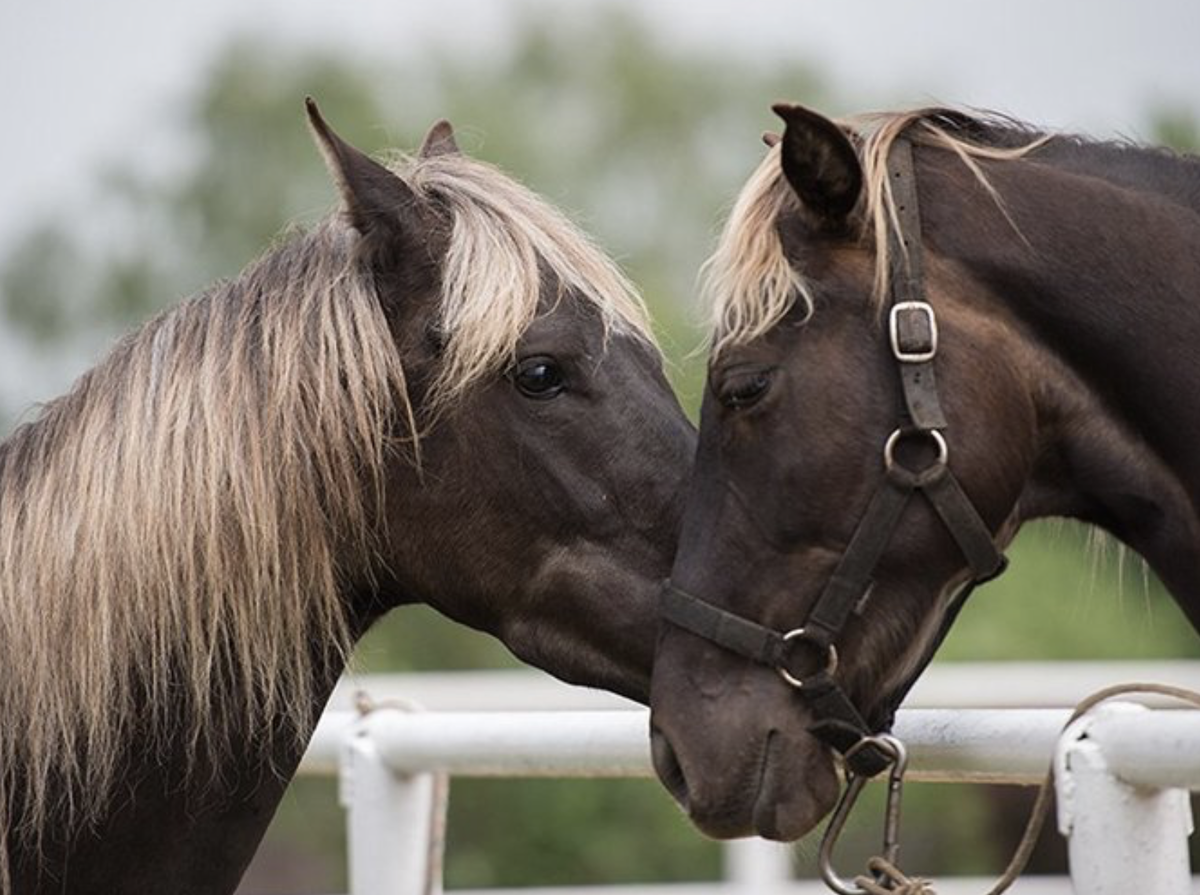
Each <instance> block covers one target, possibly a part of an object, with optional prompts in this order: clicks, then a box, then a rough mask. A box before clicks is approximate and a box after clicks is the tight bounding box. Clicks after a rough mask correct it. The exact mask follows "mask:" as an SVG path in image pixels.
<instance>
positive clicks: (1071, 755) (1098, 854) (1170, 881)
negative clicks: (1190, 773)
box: [1055, 703, 1192, 895]
mask: <svg viewBox="0 0 1200 895" xmlns="http://www.w3.org/2000/svg"><path fill="white" fill-rule="evenodd" d="M1148 711H1149V710H1148V709H1146V708H1145V707H1143V706H1139V705H1133V704H1131V703H1109V704H1107V705H1104V706H1100V707H1099V708H1097V709H1095V710H1093V711H1092V712H1091V713H1089V714H1088V715H1087V716H1085V717H1083V718H1080V719H1079V720H1078V721H1076V722H1075V723H1073V724H1072V725H1071V726H1070V727H1068V728H1067V730H1066V731H1065V732H1064V734H1063V736H1062V738H1061V739H1060V740H1059V745H1058V748H1057V750H1056V755H1055V763H1056V771H1057V773H1056V786H1057V795H1058V827H1059V831H1060V832H1061V833H1062V834H1063V835H1064V836H1066V837H1067V838H1068V853H1069V857H1070V865H1071V882H1072V885H1073V887H1074V889H1075V891H1076V892H1079V893H1087V895H1130V893H1139V892H1144V893H1154V895H1186V893H1188V892H1190V891H1191V887H1192V879H1191V870H1190V868H1189V860H1188V848H1187V839H1188V836H1189V835H1190V834H1191V832H1192V815H1191V805H1190V802H1189V801H1188V792H1187V790H1186V789H1174V788H1172V789H1158V788H1153V787H1146V786H1135V785H1132V784H1130V783H1127V782H1125V781H1124V780H1122V779H1120V778H1119V777H1118V776H1117V774H1118V773H1119V771H1114V770H1113V768H1112V767H1111V766H1110V762H1109V760H1108V758H1107V757H1106V756H1105V751H1104V742H1103V737H1102V736H1100V737H1096V736H1095V734H1097V733H1099V730H1098V728H1097V725H1100V726H1102V725H1103V722H1104V721H1105V720H1106V719H1116V718H1119V717H1121V716H1125V717H1126V718H1128V717H1129V716H1131V715H1138V714H1143V713H1146V712H1148ZM1146 735H1147V736H1151V737H1152V736H1153V734H1152V733H1151V732H1150V731H1149V730H1147V732H1146Z"/></svg>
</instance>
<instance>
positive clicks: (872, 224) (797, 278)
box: [702, 109, 1047, 358]
mask: <svg viewBox="0 0 1200 895" xmlns="http://www.w3.org/2000/svg"><path fill="white" fill-rule="evenodd" d="M840 124H841V126H842V127H844V128H845V129H846V130H847V131H849V132H851V133H852V134H854V135H855V139H856V140H857V142H858V145H859V159H860V162H861V163H862V166H863V186H864V191H865V197H864V201H863V205H862V208H863V218H862V220H863V226H862V236H863V238H864V239H866V240H868V241H869V243H870V246H871V249H872V251H873V253H874V257H875V277H874V284H873V288H872V296H873V298H874V301H875V303H876V305H877V306H878V307H882V306H883V303H884V302H885V301H886V297H887V294H888V271H889V258H888V240H887V233H888V232H889V230H890V229H894V228H896V227H898V226H899V222H898V220H897V218H896V210H895V201H894V199H893V197H892V192H891V186H890V181H889V178H888V176H887V159H888V154H889V152H890V150H891V148H892V145H893V144H894V143H895V142H896V140H897V139H899V138H900V136H901V135H904V136H905V137H907V138H909V139H912V140H914V141H915V142H920V143H925V144H930V145H936V146H941V147H943V148H945V149H948V150H950V151H951V152H953V153H955V154H956V155H957V156H958V157H959V158H960V159H961V160H962V162H963V163H964V164H965V165H966V166H967V167H968V168H969V169H970V170H971V172H972V173H973V174H974V176H975V177H976V178H977V179H978V180H979V182H980V183H981V184H983V186H984V188H985V189H987V190H988V192H989V194H990V195H991V196H992V198H993V200H994V201H996V202H997V204H998V205H999V206H1000V208H1001V210H1002V211H1003V207H1004V206H1003V203H1002V201H1001V199H1000V197H999V195H997V194H996V192H995V190H994V189H993V188H992V186H991V185H990V183H989V182H988V180H987V178H986V177H985V176H984V173H983V171H982V170H981V169H980V167H979V165H978V160H979V159H1013V158H1020V157H1021V156H1023V155H1025V154H1027V153H1028V152H1030V151H1031V150H1033V149H1035V148H1037V147H1038V146H1040V145H1042V144H1043V143H1044V142H1045V141H1046V139H1047V138H1046V137H1045V136H1041V135H1038V134H1035V133H1033V132H1027V134H1028V139H1024V140H1022V141H1021V142H1020V143H1019V145H1015V146H1003V147H993V146H989V145H986V144H983V143H978V142H974V141H973V140H972V139H971V137H972V136H974V132H975V131H977V130H978V131H985V130H987V129H988V127H989V126H991V125H990V124H989V122H988V121H986V120H978V119H975V118H972V117H971V116H967V115H964V114H963V113H959V112H955V111H952V110H946V109H921V110H916V111H909V112H900V113H879V114H870V115H863V116H857V117H854V118H850V119H847V120H845V121H842V122H840ZM972 125H976V126H972ZM1003 125H1004V122H1001V121H999V120H997V122H996V126H1003ZM1011 131H1012V128H1011V127H1009V128H1008V132H1011ZM780 151H781V149H780V145H779V144H775V145H773V146H771V147H770V148H769V149H768V151H767V154H766V157H765V158H764V159H763V160H762V162H761V163H760V164H759V166H758V167H757V168H756V169H755V171H754V173H753V174H751V175H750V179H749V180H748V181H747V182H746V184H745V186H743V187H742V190H741V192H740V193H739V195H738V198H737V200H736V201H735V203H734V206H733V210H732V211H731V212H730V215H729V218H728V220H727V221H726V224H725V227H724V229H723V231H722V233H721V237H720V239H719V240H718V243H717V248H716V250H715V251H714V252H713V254H712V255H711V256H710V257H709V259H708V260H707V261H706V262H705V264H704V267H703V268H702V292H703V294H704V296H705V298H706V301H707V303H708V305H709V319H710V324H711V326H712V331H713V345H712V357H713V358H716V357H719V356H720V354H721V352H722V351H723V350H725V349H726V348H729V347H732V346H734V345H743V344H746V343H748V342H750V341H753V340H754V339H757V338H759V337H760V336H762V335H764V334H765V333H766V332H767V331H768V330H770V329H771V328H772V327H774V326H775V325H776V324H778V323H779V322H780V321H781V320H782V319H783V318H784V316H785V315H786V314H787V313H788V312H789V311H790V310H791V309H792V307H793V306H795V304H796V303H797V302H800V303H801V304H802V305H803V306H804V307H805V309H806V312H807V313H812V309H813V293H812V289H811V286H810V285H809V284H808V282H807V281H806V280H805V278H804V276H803V274H802V273H800V272H799V271H797V270H796V269H795V268H794V266H793V265H792V264H791V263H790V262H789V261H788V258H787V256H786V253H785V252H784V248H783V244H782V242H781V239H780V234H779V229H778V223H779V219H780V216H781V215H782V214H783V213H784V212H785V211H786V210H787V209H788V208H789V207H793V208H794V207H795V206H794V203H795V202H797V201H799V200H797V199H796V197H795V196H794V194H793V192H792V190H791V187H790V186H789V185H788V182H787V180H786V179H785V178H784V176H783V171H782V166H781V163H780Z"/></svg>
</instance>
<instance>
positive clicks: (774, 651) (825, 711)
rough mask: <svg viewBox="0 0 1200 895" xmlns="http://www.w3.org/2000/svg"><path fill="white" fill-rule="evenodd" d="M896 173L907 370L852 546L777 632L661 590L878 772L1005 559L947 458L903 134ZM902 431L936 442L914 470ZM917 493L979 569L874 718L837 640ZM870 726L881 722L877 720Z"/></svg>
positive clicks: (869, 771)
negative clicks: (799, 615)
mask: <svg viewBox="0 0 1200 895" xmlns="http://www.w3.org/2000/svg"><path fill="white" fill-rule="evenodd" d="M888 175H889V185H890V189H891V193H892V198H893V202H894V204H895V208H896V214H897V220H898V222H899V225H900V227H899V233H895V232H893V233H891V235H890V238H889V254H890V271H891V278H890V281H891V310H890V314H889V317H888V336H889V341H890V343H891V351H892V356H893V358H894V359H895V361H896V363H897V365H898V367H899V372H900V384H901V390H902V395H903V404H902V406H901V408H900V418H901V425H900V426H899V427H898V428H897V429H896V430H895V431H894V432H893V433H892V434H891V436H890V437H889V438H888V440H887V442H886V444H885V445H884V449H883V461H884V463H883V465H884V477H883V481H882V482H880V484H879V486H878V488H877V489H876V491H875V493H874V495H873V496H872V497H871V501H870V503H869V504H868V505H867V508H866V510H865V512H864V513H863V516H862V518H861V519H860V520H859V523H858V526H857V527H856V528H855V530H854V534H853V535H852V536H851V538H850V543H849V544H848V545H847V546H846V551H845V552H844V553H843V554H842V557H841V559H840V560H839V561H838V564H837V567H836V568H835V569H834V571H833V574H832V575H831V576H830V578H829V580H828V581H827V582H826V583H825V587H824V588H823V589H822V591H821V594H820V595H819V596H818V598H817V601H816V603H815V604H814V606H813V608H812V610H811V611H810V612H809V615H808V618H807V619H806V620H805V622H804V624H803V626H801V627H799V628H794V629H792V630H791V631H787V632H783V633H781V632H779V631H775V630H772V629H770V628H767V627H765V626H763V625H760V624H758V623H757V622H753V621H750V620H749V619H745V618H742V617H741V616H738V615H734V614H733V613H731V612H727V611H726V610H724V609H720V608H718V607H716V606H713V605H712V604H711V603H707V602H705V601H704V600H702V599H700V598H698V597H695V596H693V595H691V594H689V593H687V592H685V591H683V590H681V589H679V588H678V587H676V586H675V585H673V584H672V583H671V582H670V581H668V582H667V583H666V585H665V586H664V589H663V593H662V602H661V608H662V614H663V617H664V618H666V619H667V620H668V621H670V622H671V623H673V624H675V625H677V626H678V627H681V628H683V629H685V630H687V631H690V632H691V633H693V634H696V635H698V636H700V637H703V638H704V639H706V640H709V641H711V642H713V643H716V644H718V645H719V646H722V647H724V648H725V649H728V650H730V651H731V652H734V653H737V654H738V655H741V656H744V657H746V658H748V659H751V660H753V661H755V662H759V663H761V664H763V665H767V666H770V667H772V668H775V669H776V670H777V671H778V672H779V674H780V676H781V677H782V678H783V679H784V680H785V681H787V682H788V683H789V684H791V685H792V686H793V687H795V688H796V689H797V691H798V692H799V695H800V697H801V698H802V699H803V700H804V701H805V703H806V704H807V705H808V707H809V710H810V711H811V713H812V715H813V717H814V719H815V720H814V722H813V724H812V726H811V727H810V728H809V729H810V731H811V732H812V733H813V734H814V735H815V736H817V737H819V738H820V739H821V740H822V741H824V742H825V743H826V744H827V745H829V746H831V747H832V748H834V749H836V750H837V751H838V752H840V753H841V754H842V756H843V757H844V759H845V762H846V765H847V767H849V769H850V770H851V772H852V773H854V774H856V775H859V776H866V777H871V776H874V775H875V774H878V773H880V772H881V771H883V770H884V769H886V768H887V767H888V766H889V765H890V764H891V763H892V762H893V761H894V760H895V756H894V755H893V754H892V753H891V752H889V751H888V750H886V749H883V748H881V747H880V746H879V745H878V743H877V742H876V741H874V739H873V738H874V737H875V735H876V734H878V733H879V732H880V731H881V730H886V729H888V728H890V726H891V721H892V716H893V715H894V714H895V709H896V707H897V706H898V705H899V704H900V702H901V701H902V700H903V698H904V696H905V695H906V694H907V692H908V690H909V688H910V687H911V686H912V684H913V682H914V681H915V680H916V677H917V674H919V673H920V670H921V669H923V668H924V666H925V664H927V663H928V661H929V659H930V658H932V656H933V652H934V650H936V649H937V647H938V645H940V644H941V641H942V639H943V638H944V637H945V635H946V632H947V631H948V630H949V627H950V624H951V622H953V620H954V617H955V616H956V615H957V612H958V609H959V608H960V607H961V606H962V604H963V602H965V600H966V597H967V595H968V594H969V593H970V591H971V590H973V589H974V587H975V586H977V585H978V584H981V583H983V582H985V581H989V580H991V579H992V578H995V577H996V576H997V575H999V574H1000V573H1001V572H1002V571H1003V570H1004V568H1005V566H1006V565H1007V560H1006V559H1005V557H1004V556H1003V555H1002V554H1001V553H1000V552H999V550H997V549H996V545H995V542H994V541H993V539H992V533H991V531H990V530H989V529H988V527H987V524H986V523H985V522H984V521H983V519H982V517H981V516H980V515H979V512H978V511H977V510H976V509H975V506H974V505H973V504H972V503H971V500H970V498H969V497H967V495H966V492H964V491H963V489H962V486H961V485H960V484H959V482H958V479H956V478H955V476H954V474H953V473H952V472H951V471H950V467H949V465H948V461H949V446H948V445H947V443H946V439H945V437H944V436H943V434H942V432H941V431H940V430H942V429H944V428H946V419H945V415H944V413H943V412H942V406H941V401H940V400H939V397H938V391H937V380H936V378H935V376H934V369H933V362H934V359H935V358H936V357H937V350H938V331H937V317H936V315H935V314H934V311H933V308H932V307H931V306H930V305H929V303H928V302H927V301H925V300H924V295H925V285H924V273H923V270H922V264H921V243H920V232H921V231H920V226H921V223H920V216H919V212H918V207H917V193H916V182H915V176H914V170H913V163H912V148H911V146H910V145H909V143H908V142H907V141H905V140H897V141H896V143H895V144H894V146H893V148H892V152H891V155H890V156H889V159H888ZM904 438H928V439H930V440H931V442H932V443H933V446H934V447H935V448H936V452H937V456H936V459H935V460H934V461H933V463H932V464H930V465H929V466H927V467H926V468H924V469H921V470H916V471H914V470H911V469H909V468H907V467H905V466H904V465H902V464H901V463H900V462H899V461H897V459H896V457H895V450H896V447H897V445H898V444H899V442H900V441H901V440H902V439H904ZM914 493H920V494H921V495H923V496H924V497H925V499H926V500H927V501H928V502H929V504H930V506H932V507H933V509H934V511H935V512H936V513H937V515H938V517H939V518H940V519H941V520H942V523H943V524H944V526H945V527H946V529H947V531H949V533H950V534H951V536H952V537H953V538H954V540H955V543H957V544H958V547H959V550H961V551H962V554H963V556H964V557H965V558H966V560H967V563H968V565H969V567H970V569H971V572H972V581H971V583H970V584H969V585H968V587H967V588H966V590H965V591H964V592H963V594H962V595H961V596H960V597H959V598H958V600H957V601H956V602H955V604H954V606H952V607H951V609H950V611H949V612H947V614H946V616H945V618H944V619H943V622H942V627H941V629H940V630H939V632H938V634H937V636H936V637H935V638H934V640H933V642H932V646H931V648H930V649H928V650H927V651H926V655H925V656H924V658H923V661H922V662H921V663H920V664H919V666H918V669H917V672H916V673H914V674H913V675H912V676H911V677H910V678H909V679H908V680H907V681H905V683H904V685H903V686H902V687H900V688H899V689H898V690H897V691H896V692H895V693H893V694H891V696H890V698H889V699H888V701H887V703H886V705H885V708H884V714H883V717H882V718H881V719H880V723H879V724H877V725H868V724H867V722H866V721H865V720H864V719H863V717H862V714H861V713H860V712H859V711H858V709H857V708H856V707H855V705H854V703H853V702H852V701H851V699H850V697H849V696H848V695H847V694H846V692H845V691H844V690H843V689H842V687H841V685H840V684H839V683H838V682H837V679H836V677H835V672H836V670H837V664H838V654H837V646H836V641H837V638H838V637H839V635H840V634H841V632H842V629H843V628H844V627H845V626H846V623H847V622H848V621H849V619H850V616H851V615H854V614H857V613H860V612H861V611H862V609H863V607H864V606H865V605H866V603H867V601H868V600H869V598H870V595H871V590H872V585H873V580H872V575H873V573H874V571H875V567H876V566H877V565H878V563H879V560H880V558H881V557H882V556H883V552H884V550H885V549H886V548H887V545H888V544H889V543H890V541H891V539H892V535H893V533H894V532H895V529H896V526H897V524H898V523H899V521H900V516H901V514H902V513H903V511H904V508H905V506H906V505H907V504H908V501H909V499H910V498H911V497H912V496H913V494H914ZM872 726H876V727H878V728H879V729H877V730H872Z"/></svg>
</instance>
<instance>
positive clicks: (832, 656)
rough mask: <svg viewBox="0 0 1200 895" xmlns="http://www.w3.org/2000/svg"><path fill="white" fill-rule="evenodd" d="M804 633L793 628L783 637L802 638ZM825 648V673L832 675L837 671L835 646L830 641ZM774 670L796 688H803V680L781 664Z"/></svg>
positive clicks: (801, 629)
mask: <svg viewBox="0 0 1200 895" xmlns="http://www.w3.org/2000/svg"><path fill="white" fill-rule="evenodd" d="M804 635H805V631H804V629H803V628H793V629H792V630H791V631H788V632H787V633H786V634H784V635H783V639H784V640H797V639H801V638H803V637H804ZM825 650H826V652H825V673H826V674H829V675H832V674H833V673H834V672H835V671H837V666H838V654H837V647H836V646H834V645H833V644H832V643H831V644H829V646H827V647H826V648H825ZM775 670H776V671H778V672H779V676H780V677H781V678H783V679H784V680H785V681H787V682H788V683H789V684H791V685H792V686H793V687H795V688H796V689H797V690H803V689H804V681H803V680H802V679H801V678H798V677H796V676H795V675H793V674H792V673H791V672H790V671H788V670H787V668H786V667H784V666H783V665H780V666H778V667H777V668H776V669H775Z"/></svg>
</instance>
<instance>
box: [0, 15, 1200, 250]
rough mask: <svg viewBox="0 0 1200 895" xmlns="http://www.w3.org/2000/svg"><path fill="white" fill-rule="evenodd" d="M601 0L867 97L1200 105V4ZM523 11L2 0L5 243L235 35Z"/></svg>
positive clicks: (503, 26)
mask: <svg viewBox="0 0 1200 895" xmlns="http://www.w3.org/2000/svg"><path fill="white" fill-rule="evenodd" d="M564 2H568V0H564ZM569 2H570V3H571V5H573V6H575V7H579V6H582V5H583V3H584V0H569ZM591 2H592V3H600V2H613V3H625V5H629V6H636V8H637V9H639V10H641V11H642V13H643V14H644V16H645V17H646V18H647V19H648V20H649V21H650V22H651V23H652V24H653V25H654V26H655V28H656V30H658V31H659V32H660V33H661V34H662V35H663V37H664V39H666V40H676V41H680V42H683V43H703V44H707V45H710V46H715V47H719V48H722V49H725V50H727V51H728V52H729V53H730V54H747V53H754V54H758V55H760V56H763V57H764V58H767V59H770V58H776V57H779V56H783V55H787V56H790V57H793V58H796V57H801V58H804V59H807V60H811V61H812V62H813V63H814V64H815V66H816V68H817V69H818V70H819V71H821V72H823V73H825V74H826V76H827V78H828V79H829V80H830V82H831V84H832V86H833V88H834V90H835V93H836V94H837V95H839V96H850V97H854V98H855V99H856V100H857V99H861V101H862V104H863V106H864V108H865V107H873V108H874V107H882V106H897V105H911V104H915V103H921V102H927V101H929V100H931V99H937V100H941V101H946V102H951V103H957V104H965V105H972V106H980V107H987V108H993V109H997V110H1000V111H1005V112H1008V113H1011V114H1014V115H1016V116H1018V117H1020V118H1024V119H1026V120H1029V121H1032V122H1035V123H1039V124H1046V125H1050V126H1053V127H1057V128H1067V129H1079V130H1084V131H1087V132H1089V133H1092V134H1095V135H1098V136H1108V135H1113V134H1121V135H1126V136H1134V137H1136V136H1138V135H1139V134H1142V133H1144V132H1145V129H1146V127H1147V112H1148V110H1150V109H1151V108H1154V107H1156V106H1163V105H1170V106H1173V107H1180V108H1184V109H1190V110H1192V111H1195V112H1200V49H1198V48H1197V47H1198V44H1200V2H1197V0H1158V2H1155V0H1142V2H1136V3H1135V2H1131V0H1090V2H1089V0H1001V2H991V3H979V2H968V0H924V2H920V3H901V2H895V0H870V2H868V0H824V2H810V0H738V2H727V3H713V2H707V3H706V2H702V0H656V2H641V3H634V2H632V0H591ZM525 5H537V4H530V3H527V4H525ZM513 9H514V4H513V3H509V2H503V0H436V2H404V0H354V2H352V3H335V2H320V3H318V2H313V0H253V2H250V0H203V2H194V3H181V2H171V0H36V2H19V0H3V2H2V3H0V98H2V99H3V111H4V116H5V122H6V123H5V126H4V138H3V140H0V199H2V201H0V250H2V249H3V243H4V240H5V238H6V237H10V236H11V235H12V233H13V231H14V229H16V228H18V227H19V225H20V222H21V221H22V220H24V219H26V218H27V216H28V214H29V213H30V212H31V211H33V210H35V209H37V208H38V207H57V206H58V205H59V203H61V202H63V201H64V200H66V199H67V198H68V197H70V196H71V195H72V193H73V191H74V190H76V189H77V188H78V185H79V184H80V183H83V182H86V180H87V178H88V177H89V175H90V174H91V173H92V172H93V171H94V170H95V168H96V167H97V166H98V163H99V161H100V160H101V159H103V158H111V157H114V156H116V155H118V154H120V153H122V152H124V151H126V148H127V147H128V146H129V144H130V143H131V142H136V143H139V144H143V145H149V146H154V145H156V144H157V143H160V142H162V141H163V140H165V139H166V137H167V136H169V133H170V131H171V128H172V117H171V114H170V104H171V101H172V100H173V99H176V98H178V97H179V96H180V95H181V94H182V92H183V91H185V90H186V89H188V88H189V87H191V86H192V85H194V84H195V83H196V82H197V80H198V79H199V78H200V77H202V74H203V72H204V70H205V65H206V63H207V62H208V61H209V60H210V59H211V58H212V56H213V54H214V52H215V51H216V50H217V49H218V48H219V47H220V46H221V45H222V44H223V43H224V42H225V41H226V40H228V39H229V38H230V37H231V36H233V35H234V34H238V33H245V32H257V33H267V34H273V35H276V36H279V37H280V38H282V39H285V40H295V41H304V42H308V43H316V44H320V43H331V44H334V45H335V46H341V47H344V48H346V50H347V51H353V50H354V49H355V48H359V49H362V48H366V49H369V50H370V51H372V52H380V53H389V54H404V53H410V52H412V50H413V48H415V47H419V46H420V45H422V44H423V43H425V42H427V41H430V40H436V41H438V42H440V43H442V44H443V45H448V46H450V47H451V48H453V49H454V50H455V51H458V52H462V53H473V52H486V51H487V49H488V48H489V47H493V46H496V45H502V44H503V43H504V40H505V36H506V33H507V26H508V24H509V23H510V22H511V21H512V10H513ZM770 99H773V98H771V97H767V98H764V102H766V101H769V100H770ZM835 111H851V110H835Z"/></svg>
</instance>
